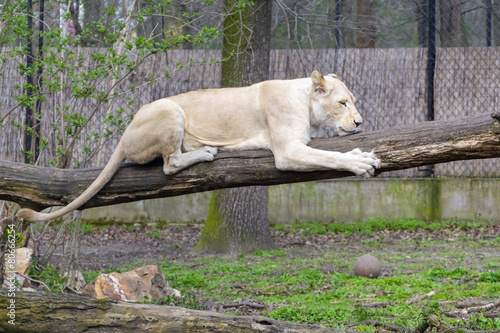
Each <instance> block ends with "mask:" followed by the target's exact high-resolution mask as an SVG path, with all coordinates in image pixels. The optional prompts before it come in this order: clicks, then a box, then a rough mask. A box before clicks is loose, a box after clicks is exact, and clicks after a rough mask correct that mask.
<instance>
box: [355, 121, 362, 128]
mask: <svg viewBox="0 0 500 333" xmlns="http://www.w3.org/2000/svg"><path fill="white" fill-rule="evenodd" d="M362 123H363V121H362V120H355V121H354V124H355V125H356V127H358V126H359V125H361V124H362Z"/></svg>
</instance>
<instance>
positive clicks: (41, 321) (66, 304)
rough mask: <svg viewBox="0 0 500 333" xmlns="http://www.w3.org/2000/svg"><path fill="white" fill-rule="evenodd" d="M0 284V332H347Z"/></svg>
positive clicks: (267, 319)
mask: <svg viewBox="0 0 500 333" xmlns="http://www.w3.org/2000/svg"><path fill="white" fill-rule="evenodd" d="M15 294H16V295H15V297H14V298H9V297H8V293H7V291H6V290H2V289H0V307H1V308H2V309H4V310H5V309H6V308H7V307H8V306H9V304H11V303H10V301H11V299H14V300H15V303H14V304H15V321H14V323H15V325H12V324H10V323H9V322H8V320H10V318H8V317H6V316H5V315H2V319H1V320H0V332H37V333H40V332H100V333H102V332H133V333H137V332H166V333H167V332H168V333H176V332H179V333H181V332H182V333H184V332H186V333H193V332H199V333H203V332H207V333H208V332H211V333H212V332H220V333H249V332H288V333H299V332H302V333H308V332H315V333H327V332H350V331H346V330H337V329H331V328H325V327H320V326H313V325H300V324H295V323H288V322H283V321H277V320H273V319H269V318H264V317H255V316H248V317H244V316H231V315H225V314H221V313H217V312H208V311H198V310H190V309H185V308H180V307H172V306H162V305H150V304H137V303H125V302H109V301H100V300H96V299H92V298H89V297H83V296H78V295H70V294H50V293H41V292H40V293H38V292H36V293H35V292H16V293H15ZM4 310H2V314H4V313H5V311H4Z"/></svg>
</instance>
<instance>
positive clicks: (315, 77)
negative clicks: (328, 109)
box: [311, 71, 326, 93]
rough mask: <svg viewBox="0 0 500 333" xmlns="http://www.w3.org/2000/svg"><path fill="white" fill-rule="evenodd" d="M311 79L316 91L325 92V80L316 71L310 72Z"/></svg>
mask: <svg viewBox="0 0 500 333" xmlns="http://www.w3.org/2000/svg"><path fill="white" fill-rule="evenodd" d="M311 79H312V82H313V85H314V89H315V90H316V93H324V92H326V80H325V78H324V77H323V75H321V74H320V73H319V72H318V71H313V72H312V74H311Z"/></svg>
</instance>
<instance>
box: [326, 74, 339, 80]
mask: <svg viewBox="0 0 500 333" xmlns="http://www.w3.org/2000/svg"><path fill="white" fill-rule="evenodd" d="M328 76H331V77H333V78H335V79H338V78H339V77H338V76H337V74H333V73H332V74H328Z"/></svg>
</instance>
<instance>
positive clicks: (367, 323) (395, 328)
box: [347, 320, 413, 332]
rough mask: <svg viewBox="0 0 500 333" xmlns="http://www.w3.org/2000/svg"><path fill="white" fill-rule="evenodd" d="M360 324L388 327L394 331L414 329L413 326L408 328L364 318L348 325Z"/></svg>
mask: <svg viewBox="0 0 500 333" xmlns="http://www.w3.org/2000/svg"><path fill="white" fill-rule="evenodd" d="M360 325H366V326H375V327H382V328H384V329H387V330H390V331H393V332H413V330H412V329H411V328H408V327H403V326H397V325H392V324H386V323H381V322H379V321H376V320H363V321H362V322H359V323H356V324H352V325H347V327H356V326H360Z"/></svg>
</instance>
